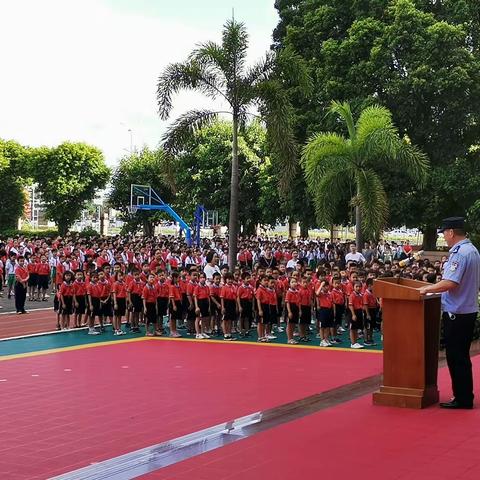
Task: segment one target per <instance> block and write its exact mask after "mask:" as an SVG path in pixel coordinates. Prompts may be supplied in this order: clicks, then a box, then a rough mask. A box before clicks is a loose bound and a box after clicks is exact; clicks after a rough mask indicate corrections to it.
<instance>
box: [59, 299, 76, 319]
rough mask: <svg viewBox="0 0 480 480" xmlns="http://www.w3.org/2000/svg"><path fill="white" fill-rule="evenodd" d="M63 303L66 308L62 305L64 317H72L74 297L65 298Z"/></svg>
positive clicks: (61, 310) (61, 309)
mask: <svg viewBox="0 0 480 480" xmlns="http://www.w3.org/2000/svg"><path fill="white" fill-rule="evenodd" d="M63 303H64V304H65V307H64V306H63V305H62V306H61V308H60V313H61V314H62V315H71V314H72V313H73V297H70V296H68V297H66V296H64V297H63Z"/></svg>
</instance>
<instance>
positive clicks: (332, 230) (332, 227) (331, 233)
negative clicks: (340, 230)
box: [330, 223, 335, 243]
mask: <svg viewBox="0 0 480 480" xmlns="http://www.w3.org/2000/svg"><path fill="white" fill-rule="evenodd" d="M334 231H335V225H334V224H333V223H332V225H331V227H330V243H333V234H334Z"/></svg>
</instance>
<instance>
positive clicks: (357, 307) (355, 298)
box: [348, 282, 364, 349]
mask: <svg viewBox="0 0 480 480" xmlns="http://www.w3.org/2000/svg"><path fill="white" fill-rule="evenodd" d="M348 308H349V310H350V314H351V320H350V343H351V344H350V347H351V348H355V349H359V348H364V346H363V345H361V344H360V343H358V331H359V330H362V329H363V311H364V305H363V295H362V284H361V283H360V282H355V283H354V284H353V292H352V293H351V294H350V296H349V298H348Z"/></svg>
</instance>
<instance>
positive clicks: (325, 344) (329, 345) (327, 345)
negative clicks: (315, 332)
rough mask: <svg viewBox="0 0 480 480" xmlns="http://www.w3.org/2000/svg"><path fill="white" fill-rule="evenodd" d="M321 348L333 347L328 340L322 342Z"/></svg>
mask: <svg viewBox="0 0 480 480" xmlns="http://www.w3.org/2000/svg"><path fill="white" fill-rule="evenodd" d="M320 346H321V347H331V344H330V343H328V342H327V341H326V340H322V341H321V342H320Z"/></svg>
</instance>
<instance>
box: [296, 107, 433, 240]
mask: <svg viewBox="0 0 480 480" xmlns="http://www.w3.org/2000/svg"><path fill="white" fill-rule="evenodd" d="M330 112H331V113H332V114H336V115H337V116H338V118H339V120H340V121H341V122H342V123H343V124H344V125H345V126H346V128H347V131H348V138H345V137H344V136H342V135H339V134H337V133H332V132H328V133H318V134H316V135H314V136H313V137H312V138H311V139H310V140H309V142H308V143H307V145H306V146H305V148H304V151H303V161H304V166H305V176H306V180H307V184H308V186H309V189H310V191H311V192H312V195H313V199H314V203H315V208H316V212H317V216H318V220H319V222H320V224H322V225H324V226H330V225H331V224H332V223H333V219H334V216H335V213H336V211H337V209H338V205H339V203H340V201H341V200H342V198H343V196H344V192H345V191H348V190H349V189H350V187H351V185H354V190H355V192H356V193H355V197H354V198H353V199H352V203H353V204H354V205H355V214H356V222H355V223H356V242H357V246H358V248H361V247H362V245H363V242H362V229H363V230H364V231H365V233H366V234H367V235H368V236H369V237H378V235H379V234H380V232H381V231H382V229H383V227H384V226H385V224H386V223H387V218H388V203H387V195H386V193H385V189H384V187H383V185H382V181H381V178H380V176H379V174H378V172H379V171H381V170H383V169H384V168H385V162H387V163H388V162H391V163H394V164H395V166H396V167H397V168H398V167H400V168H401V169H403V170H404V171H405V172H408V174H409V176H410V178H411V179H412V180H413V181H414V182H417V184H419V185H421V184H422V183H423V182H424V181H425V179H426V176H427V171H428V161H427V159H426V156H425V155H424V154H423V153H421V152H420V151H419V150H418V149H417V148H416V147H414V146H413V145H411V144H410V143H408V141H407V140H406V139H404V138H403V139H402V138H401V137H400V136H399V134H398V131H397V129H396V127H395V126H394V125H393V122H392V116H391V113H390V112H389V111H388V109H386V108H385V107H381V106H371V107H367V108H365V109H364V110H363V111H362V112H361V113H360V115H359V117H358V120H357V121H356V122H355V121H354V118H353V115H352V111H351V109H350V105H349V104H348V103H339V102H332V105H331V107H330Z"/></svg>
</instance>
